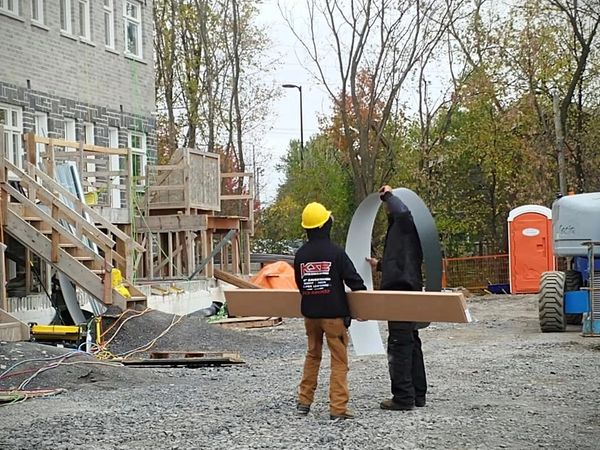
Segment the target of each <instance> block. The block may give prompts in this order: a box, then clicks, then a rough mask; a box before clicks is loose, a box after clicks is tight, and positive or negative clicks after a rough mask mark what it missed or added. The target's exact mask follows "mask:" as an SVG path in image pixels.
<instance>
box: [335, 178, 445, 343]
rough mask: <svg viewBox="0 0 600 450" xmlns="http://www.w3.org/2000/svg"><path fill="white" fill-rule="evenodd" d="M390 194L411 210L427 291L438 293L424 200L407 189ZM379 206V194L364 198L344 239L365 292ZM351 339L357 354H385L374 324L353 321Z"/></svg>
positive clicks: (438, 261) (436, 258) (435, 243)
mask: <svg viewBox="0 0 600 450" xmlns="http://www.w3.org/2000/svg"><path fill="white" fill-rule="evenodd" d="M393 192H394V195H396V196H397V197H399V198H400V199H401V200H402V201H403V202H404V203H405V204H406V206H407V207H408V208H409V209H410V211H411V213H412V216H413V219H414V221H415V226H416V227H417V231H418V233H419V240H420V241H421V247H422V249H423V261H424V266H425V286H426V290H428V291H439V290H441V280H442V254H441V249H440V243H439V242H440V240H439V236H438V232H437V228H436V226H435V222H434V220H433V217H432V216H431V213H430V212H429V209H428V208H427V206H426V205H425V203H424V202H423V200H421V198H420V197H419V196H418V195H417V194H415V193H414V192H413V191H411V190H410V189H405V188H397V189H394V190H393ZM381 203H382V202H381V200H380V198H379V194H378V193H374V194H371V195H369V196H368V197H367V198H365V199H364V200H363V201H362V202H361V204H360V205H358V208H357V209H356V211H355V212H354V215H353V216H352V221H351V222H350V228H349V229H348V236H347V238H346V253H347V254H348V256H349V257H350V259H351V260H352V262H353V263H354V266H355V267H356V270H357V272H358V273H359V274H360V276H361V277H362V279H363V280H364V282H365V285H366V286H367V289H368V290H373V277H372V272H371V266H370V264H369V262H368V261H367V260H366V259H365V258H367V257H369V256H371V238H372V236H373V225H374V223H375V218H376V216H377V212H378V211H379V208H380V207H381ZM350 338H351V339H352V346H353V348H354V352H355V353H356V354H357V355H378V354H385V353H386V351H385V349H384V346H383V342H382V339H381V333H380V332H379V325H378V323H377V322H376V321H372V320H369V321H366V322H359V321H357V320H354V321H352V325H351V326H350Z"/></svg>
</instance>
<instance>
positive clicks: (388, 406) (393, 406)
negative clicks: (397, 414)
mask: <svg viewBox="0 0 600 450" xmlns="http://www.w3.org/2000/svg"><path fill="white" fill-rule="evenodd" d="M379 407H380V408H381V409H385V410H388V411H411V410H413V409H415V406H414V405H401V404H400V403H396V402H395V401H394V400H393V399H389V400H384V401H382V402H381V403H380V404H379Z"/></svg>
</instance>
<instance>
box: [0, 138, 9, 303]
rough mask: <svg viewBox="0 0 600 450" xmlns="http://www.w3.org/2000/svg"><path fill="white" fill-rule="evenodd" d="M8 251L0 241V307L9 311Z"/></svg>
mask: <svg viewBox="0 0 600 450" xmlns="http://www.w3.org/2000/svg"><path fill="white" fill-rule="evenodd" d="M0 139H1V140H4V136H3V134H2V127H0ZM1 155H2V156H1V157H2V159H4V154H1ZM5 251H6V245H4V243H2V242H0V283H2V286H0V309H3V310H4V311H8V303H7V299H6V282H7V280H6V264H5V260H4V252H5Z"/></svg>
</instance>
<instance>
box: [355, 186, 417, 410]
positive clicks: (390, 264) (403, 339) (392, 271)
mask: <svg viewBox="0 0 600 450" xmlns="http://www.w3.org/2000/svg"><path fill="white" fill-rule="evenodd" d="M379 192H380V194H381V200H382V201H383V202H384V203H385V206H386V209H387V214H388V228H387V234H386V237H385V245H384V250H383V258H382V260H381V261H378V260H377V259H375V258H367V260H368V261H369V262H370V263H371V266H372V267H373V268H377V270H381V289H382V290H391V291H420V290H422V289H423V276H422V273H421V265H422V264H423V251H422V249H421V241H420V239H419V234H418V232H417V229H416V227H415V224H414V221H413V217H412V214H411V212H410V210H409V209H408V207H407V206H406V205H405V204H404V202H402V200H400V199H399V198H398V197H396V196H395V195H394V194H393V192H392V188H391V187H390V186H383V187H382V188H381V189H380V190H379ZM388 333H389V334H388V348H387V352H388V365H389V371H390V378H391V384H392V395H393V397H392V398H391V399H389V400H384V401H383V402H381V403H380V407H381V409H387V410H401V411H408V410H411V409H414V407H415V406H418V407H422V406H425V396H426V393H427V379H426V375H425V364H424V362H423V351H422V349H421V339H420V338H419V331H418V329H417V324H416V323H415V322H391V321H390V322H388Z"/></svg>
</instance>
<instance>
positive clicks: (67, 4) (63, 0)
mask: <svg viewBox="0 0 600 450" xmlns="http://www.w3.org/2000/svg"><path fill="white" fill-rule="evenodd" d="M59 1H60V5H59V7H60V8H59V14H60V18H59V23H60V31H62V32H64V33H67V34H73V16H72V4H71V0H59ZM63 14H64V20H65V23H64V27H63V23H62V21H63Z"/></svg>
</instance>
